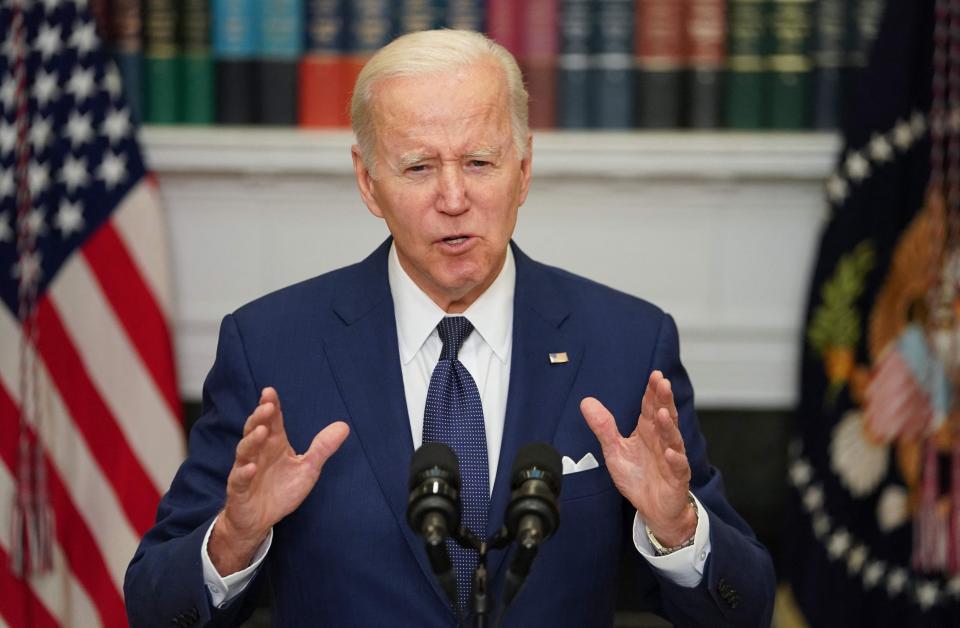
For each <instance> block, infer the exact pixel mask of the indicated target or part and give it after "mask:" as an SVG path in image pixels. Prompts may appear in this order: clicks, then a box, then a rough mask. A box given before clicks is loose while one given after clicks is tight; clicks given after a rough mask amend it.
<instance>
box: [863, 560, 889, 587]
mask: <svg viewBox="0 0 960 628" xmlns="http://www.w3.org/2000/svg"><path fill="white" fill-rule="evenodd" d="M885 571H886V565H885V564H884V562H883V561H882V560H872V561H870V562H869V563H868V564H867V567H866V569H864V570H863V586H864V587H866V588H867V589H868V590H869V589H872V588H873V587H875V586H877V584H878V583H879V582H880V580H882V579H883V573H884V572H885Z"/></svg>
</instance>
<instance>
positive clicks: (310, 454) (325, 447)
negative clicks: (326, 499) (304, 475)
mask: <svg viewBox="0 0 960 628" xmlns="http://www.w3.org/2000/svg"><path fill="white" fill-rule="evenodd" d="M349 435H350V427H349V426H348V425H347V424H346V423H344V422H343V421H337V422H336V423H331V424H330V425H328V426H326V427H325V428H323V429H322V430H320V432H319V433H318V434H317V435H316V436H314V437H313V442H311V443H310V448H309V449H308V450H307V452H306V453H305V454H303V459H304V460H306V461H308V462H309V463H310V464H312V465H314V466H316V468H317V470H318V471H319V470H320V469H322V468H323V465H324V464H326V462H327V460H329V459H330V456H332V455H333V454H335V453H336V452H337V450H338V449H340V445H342V444H343V441H345V440H347V436H349Z"/></svg>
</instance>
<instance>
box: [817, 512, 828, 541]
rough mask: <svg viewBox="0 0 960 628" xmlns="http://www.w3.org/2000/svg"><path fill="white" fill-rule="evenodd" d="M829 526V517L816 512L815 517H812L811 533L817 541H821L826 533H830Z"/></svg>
mask: <svg viewBox="0 0 960 628" xmlns="http://www.w3.org/2000/svg"><path fill="white" fill-rule="evenodd" d="M830 525H831V522H830V516H829V515H827V514H825V513H822V512H818V513H817V514H816V515H814V517H813V533H814V534H815V535H816V537H817V538H818V539H822V538H823V537H825V536H826V535H827V533H828V532H830Z"/></svg>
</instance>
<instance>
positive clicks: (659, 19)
mask: <svg viewBox="0 0 960 628" xmlns="http://www.w3.org/2000/svg"><path fill="white" fill-rule="evenodd" d="M636 31H637V37H636V44H635V50H636V56H637V98H638V107H637V118H638V120H637V121H638V123H639V126H641V127H644V128H675V127H678V126H680V121H681V117H682V112H681V102H682V94H683V90H682V84H683V66H684V61H685V58H686V56H687V51H686V50H685V45H684V39H685V38H684V5H683V3H682V2H678V1H677V0H638V2H637V13H636Z"/></svg>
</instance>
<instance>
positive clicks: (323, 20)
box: [299, 0, 353, 128]
mask: <svg viewBox="0 0 960 628" xmlns="http://www.w3.org/2000/svg"><path fill="white" fill-rule="evenodd" d="M306 9H307V11H306V51H305V54H304V56H303V58H302V59H301V60H300V111H299V123H300V126H302V127H308V128H321V127H346V126H349V125H350V118H349V113H348V108H349V98H350V90H351V89H352V87H353V86H352V85H348V84H347V70H346V62H347V61H346V33H347V30H346V29H347V19H346V10H347V3H346V0H307V4H306Z"/></svg>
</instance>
